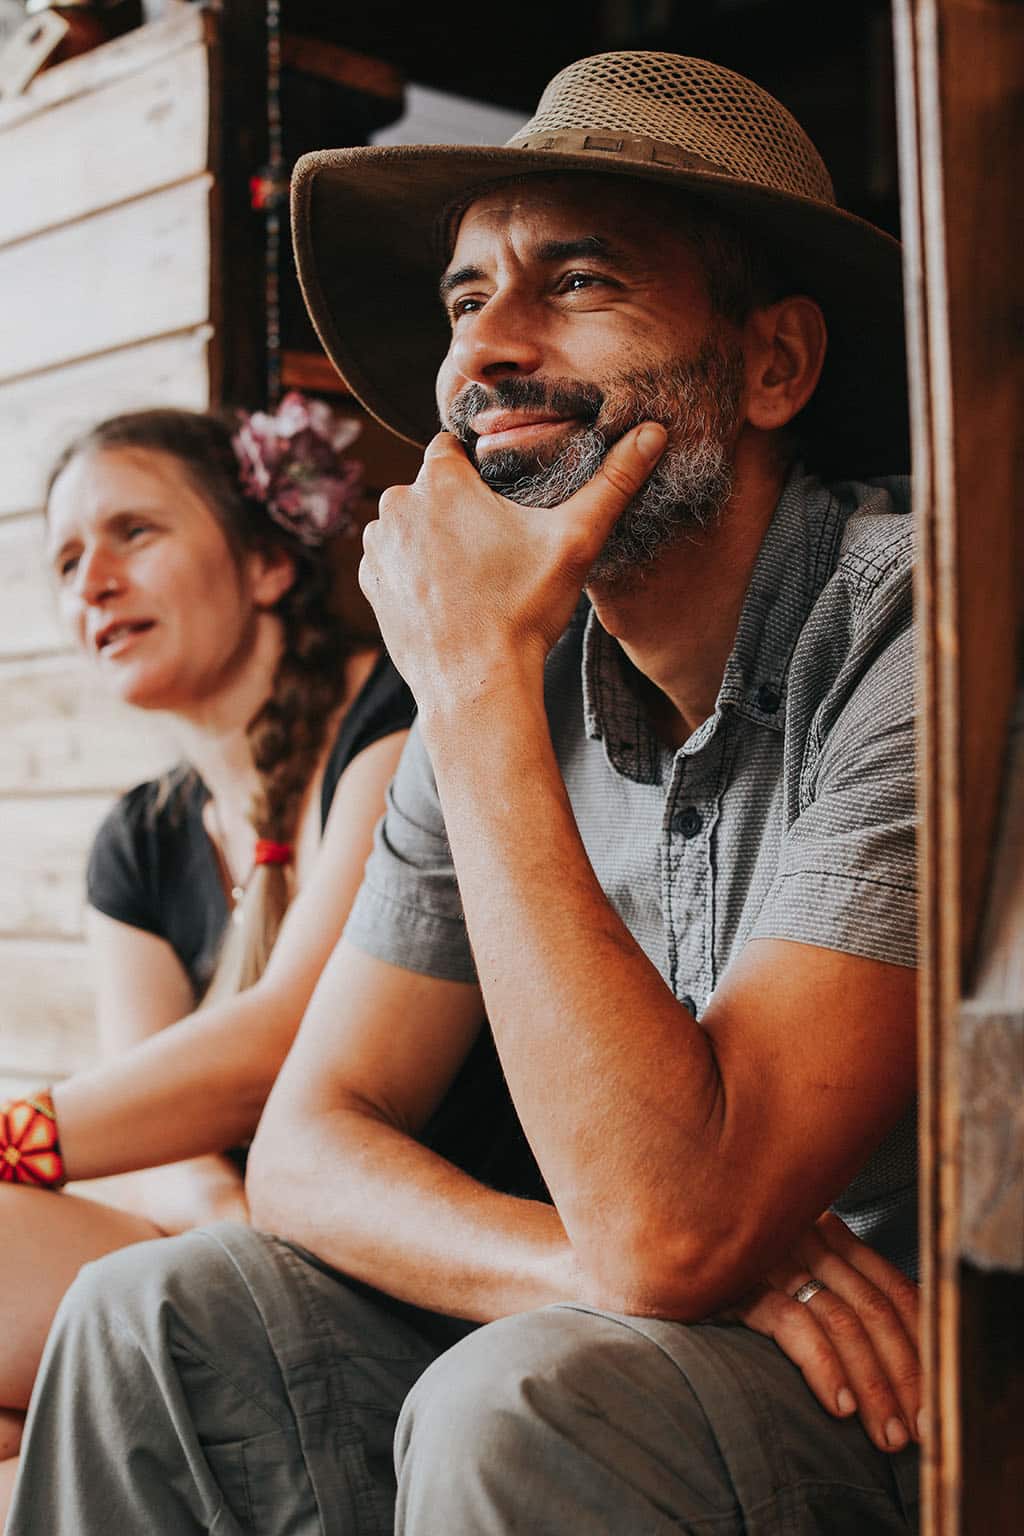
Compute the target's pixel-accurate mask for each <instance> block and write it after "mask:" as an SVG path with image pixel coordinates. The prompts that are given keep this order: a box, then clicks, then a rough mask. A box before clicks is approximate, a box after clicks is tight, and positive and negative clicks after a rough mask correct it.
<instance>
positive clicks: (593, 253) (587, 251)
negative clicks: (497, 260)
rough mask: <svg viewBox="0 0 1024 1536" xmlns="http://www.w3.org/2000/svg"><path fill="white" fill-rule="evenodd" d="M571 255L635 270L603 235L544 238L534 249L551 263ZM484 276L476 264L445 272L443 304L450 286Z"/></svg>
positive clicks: (631, 259) (538, 257)
mask: <svg viewBox="0 0 1024 1536" xmlns="http://www.w3.org/2000/svg"><path fill="white" fill-rule="evenodd" d="M574 257H579V258H587V257H590V258H591V259H594V258H596V259H597V260H599V261H607V262H610V263H611V264H612V265H613V266H615V267H617V268H618V269H619V270H620V271H622V272H631V271H634V270H635V269H636V267H637V266H638V265H639V263H638V262H637V261H636V259H635V258H634V257H631V256H630V255H629V254H628V253H627V252H626V251H624V250H623V249H622V247H621V246H617V245H614V244H613V243H612V241H611V240H606V239H605V238H604V236H603V235H578V236H576V237H575V238H574V239H572V240H545V241H544V244H543V245H539V246H538V247H537V249H536V251H535V252H534V258H535V259H536V260H537V261H541V262H544V263H545V264H551V265H554V264H555V263H556V262H559V261H572V260H573V258H574ZM486 275H487V274H486V273H485V272H484V269H483V268H482V267H476V266H465V267H456V268H455V269H454V270H453V271H451V272H446V273H445V274H444V276H443V277H442V278H441V282H440V285H439V292H440V295H441V301H442V303H443V302H444V300H445V299H447V297H448V295H449V294H450V293H451V292H452V290H453V289H455V288H459V287H461V286H462V284H463V283H478V282H480V281H481V280H482V279H483V278H484V277H486Z"/></svg>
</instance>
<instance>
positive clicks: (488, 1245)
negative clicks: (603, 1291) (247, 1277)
mask: <svg viewBox="0 0 1024 1536" xmlns="http://www.w3.org/2000/svg"><path fill="white" fill-rule="evenodd" d="M288 1123H289V1115H288V1109H287V1107H285V1108H284V1110H283V1113H282V1106H281V1105H280V1104H278V1105H277V1106H276V1112H275V1114H274V1115H273V1116H272V1117H271V1124H270V1126H269V1128H267V1127H266V1126H263V1127H261V1129H260V1131H259V1133H258V1134H257V1137H256V1139H255V1141H254V1142H253V1146H252V1149H251V1152H250V1157H249V1171H248V1176H247V1180H246V1189H247V1193H248V1196H249V1201H250V1208H251V1211H252V1219H253V1222H254V1224H255V1225H256V1226H259V1227H263V1228H264V1229H266V1230H268V1231H272V1232H275V1233H276V1234H278V1235H279V1236H282V1237H285V1238H288V1239H289V1240H290V1241H293V1242H297V1243H301V1244H302V1246H303V1247H305V1248H308V1249H309V1250H310V1252H311V1253H315V1254H316V1255H317V1257H318V1258H321V1259H323V1260H324V1261H325V1263H328V1264H331V1265H333V1266H334V1267H335V1268H337V1269H339V1270H341V1271H342V1272H343V1273H345V1274H348V1275H351V1276H352V1277H353V1278H354V1279H357V1280H362V1281H364V1282H365V1283H366V1284H368V1285H373V1286H376V1287H377V1288H378V1289H380V1290H383V1291H386V1292H387V1293H388V1294H389V1295H391V1296H395V1297H397V1298H398V1299H399V1300H401V1301H408V1302H411V1303H413V1304H414V1305H416V1306H419V1307H425V1308H427V1309H428V1310H431V1311H435V1312H444V1313H447V1314H448V1315H450V1316H452V1317H464V1318H471V1319H473V1320H475V1321H479V1322H486V1321H490V1320H491V1319H493V1318H496V1317H502V1316H505V1315H507V1314H509V1313H513V1312H521V1311H525V1310H527V1309H529V1308H531V1307H539V1306H546V1305H548V1304H549V1303H551V1302H555V1301H566V1300H573V1299H576V1298H578V1297H579V1296H580V1290H579V1286H578V1283H577V1274H576V1266H575V1261H574V1258H573V1254H572V1250H571V1248H570V1246H569V1243H568V1240H567V1239H566V1236H565V1232H564V1229H563V1227H562V1225H561V1222H560V1221H559V1218H558V1216H557V1214H556V1213H555V1211H554V1209H553V1208H552V1207H551V1206H549V1205H542V1204H540V1203H538V1202H535V1201H530V1200H518V1199H515V1198H513V1197H512V1196H509V1195H502V1194H498V1193H497V1192H495V1191H494V1190H491V1189H487V1188H485V1187H484V1186H483V1185H482V1184H478V1183H477V1182H476V1181H475V1180H474V1179H472V1178H470V1177H469V1175H468V1174H465V1173H463V1172H462V1171H461V1170H460V1169H458V1168H455V1167H454V1166H453V1165H452V1164H451V1163H449V1162H447V1161H446V1160H445V1159H444V1158H442V1157H440V1156H438V1154H437V1153H435V1152H433V1151H431V1150H430V1149H429V1148H427V1147H424V1146H423V1145H422V1144H420V1143H419V1142H416V1141H414V1140H413V1139H412V1137H410V1136H409V1135H408V1134H407V1133H406V1132H405V1131H402V1130H399V1129H398V1128H396V1127H395V1126H394V1125H392V1124H390V1123H389V1122H387V1121H386V1120H384V1119H383V1118H382V1117H381V1116H380V1115H378V1114H376V1113H375V1112H374V1111H372V1110H371V1109H370V1108H368V1107H365V1106H362V1105H359V1106H356V1105H349V1106H342V1107H338V1108H336V1109H332V1110H331V1111H330V1112H329V1113H326V1114H323V1115H316V1116H313V1117H309V1116H307V1117H306V1120H305V1123H306V1127H307V1130H306V1132H305V1133H304V1135H303V1136H302V1138H301V1146H297V1145H296V1141H295V1139H294V1138H291V1137H290V1136H288V1135H287V1134H286V1132H285V1129H284V1128H285V1127H286V1126H287V1124H288ZM278 1125H280V1126H281V1127H282V1129H281V1131H280V1132H279V1131H278Z"/></svg>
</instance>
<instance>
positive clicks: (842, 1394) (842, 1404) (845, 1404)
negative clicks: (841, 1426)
mask: <svg viewBox="0 0 1024 1536" xmlns="http://www.w3.org/2000/svg"><path fill="white" fill-rule="evenodd" d="M836 1404H837V1405H838V1408H839V1412H840V1413H855V1412H856V1409H857V1399H856V1398H855V1397H854V1395H853V1393H852V1392H851V1391H850V1389H849V1387H840V1388H839V1392H838V1394H837V1396H836Z"/></svg>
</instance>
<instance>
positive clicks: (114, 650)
mask: <svg viewBox="0 0 1024 1536" xmlns="http://www.w3.org/2000/svg"><path fill="white" fill-rule="evenodd" d="M152 628H153V620H152V619H137V620H131V621H129V620H125V621H124V622H123V623H118V624H108V625H107V627H106V628H105V629H101V630H100V632H99V634H98V635H97V636H96V650H97V651H98V652H99V654H100V655H101V656H120V655H121V654H122V653H123V652H124V651H126V650H127V649H128V648H129V647H130V646H132V645H134V644H135V642H136V640H139V639H140V638H141V637H142V636H143V635H148V634H149V632H150V630H151V629H152Z"/></svg>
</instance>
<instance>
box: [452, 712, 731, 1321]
mask: <svg viewBox="0 0 1024 1536" xmlns="http://www.w3.org/2000/svg"><path fill="white" fill-rule="evenodd" d="M422 729H423V731H424V736H425V740H426V742H427V745H428V749H429V750H430V754H431V759H432V762H433V766H434V770H435V774H436V778H437V784H438V791H439V794H440V797H441V802H442V806H443V809H444V815H445V825H446V829H447V832H448V837H449V841H450V843H451V847H452V853H453V858H454V862H455V866H456V869H457V871H458V876H459V887H460V891H461V894H462V899H463V905H464V908H465V912H466V920H467V925H468V928H469V934H470V938H471V941H472V944H473V952H474V956H475V959H476V964H477V969H478V974H479V977H480V982H481V985H482V987H483V991H484V997H485V1001H486V1004H487V1012H488V1016H489V1018H490V1020H491V1025H492V1028H493V1031H494V1036H495V1040H496V1042H497V1044H498V1049H499V1052H500V1054H501V1058H502V1064H503V1067H504V1070H505V1074H506V1077H507V1079H508V1082H509V1086H510V1088H511V1091H512V1096H513V1099H514V1100H515V1103H516V1107H517V1109H518V1111H519V1114H520V1117H521V1119H522V1121H523V1124H524V1126H525V1128H526V1131H527V1134H528V1136H529V1138H530V1141H531V1143H532V1145H533V1147H534V1149H535V1151H536V1153H537V1157H538V1161H539V1162H540V1165H541V1167H542V1168H543V1169H544V1174H545V1178H546V1179H547V1182H548V1187H549V1188H550V1189H551V1191H552V1194H553V1196H554V1199H555V1204H556V1206H557V1207H558V1210H559V1212H560V1215H561V1217H562V1219H563V1221H564V1222H565V1225H566V1229H567V1231H568V1233H569V1236H570V1239H571V1240H572V1241H573V1242H574V1244H575V1245H576V1246H577V1248H578V1250H579V1252H580V1255H581V1258H583V1259H584V1262H586V1263H588V1264H589V1263H590V1258H591V1256H594V1262H595V1272H596V1273H597V1274H598V1275H600V1274H601V1272H602V1266H603V1259H602V1257H601V1256H602V1255H603V1256H605V1257H607V1259H608V1261H609V1266H608V1270H607V1271H606V1273H607V1274H608V1276H609V1280H610V1288H611V1290H612V1291H615V1290H616V1289H617V1285H618V1282H617V1280H615V1279H613V1278H612V1277H613V1276H617V1275H619V1274H620V1273H622V1274H625V1273H629V1272H633V1273H636V1274H637V1275H643V1273H644V1272H645V1269H646V1268H647V1267H648V1265H650V1266H651V1267H652V1269H655V1270H657V1269H660V1268H661V1266H662V1265H668V1266H669V1267H671V1268H672V1269H673V1270H674V1271H675V1272H677V1273H679V1274H682V1273H683V1272H684V1271H685V1268H686V1266H687V1264H688V1262H689V1261H690V1254H689V1251H688V1244H687V1233H688V1232H692V1233H694V1234H696V1233H697V1232H698V1231H699V1232H700V1233H701V1238H700V1242H699V1244H696V1247H698V1248H702V1247H703V1246H704V1244H705V1243H706V1240H707V1236H708V1234H709V1233H710V1234H712V1235H713V1233H714V1226H715V1217H714V1215H713V1212H714V1211H715V1210H716V1209H717V1210H722V1211H723V1219H724V1204H725V1202H723V1201H722V1200H721V1199H720V1198H719V1196H720V1195H721V1194H722V1193H724V1192H725V1186H724V1185H723V1183H722V1180H723V1177H724V1179H725V1180H726V1181H728V1180H729V1179H730V1178H732V1177H733V1176H734V1174H733V1171H731V1170H729V1169H728V1168H726V1167H723V1166H722V1164H721V1162H720V1160H719V1159H718V1151H719V1146H718V1133H719V1130H720V1126H721V1113H722V1099H721V1082H720V1079H719V1076H718V1070H717V1065H716V1062H715V1059H714V1056H713V1053H712V1051H711V1048H710V1045H709V1042H708V1039H707V1036H706V1035H705V1034H704V1032H703V1031H702V1030H701V1029H700V1028H699V1027H698V1025H697V1024H696V1022H695V1020H694V1019H693V1017H692V1015H691V1014H690V1013H689V1012H688V1011H687V1010H686V1009H685V1008H684V1007H683V1006H682V1005H681V1004H680V1003H678V1002H677V1001H676V999H675V998H674V997H673V996H672V994H671V992H670V991H669V989H668V988H667V987H666V986H665V984H664V982H663V980H662V978H661V977H660V975H659V974H658V972H657V970H656V969H655V967H654V966H653V965H652V964H651V962H650V961H649V959H648V958H647V956H646V955H645V954H644V953H643V951H642V950H641V949H640V947H639V945H638V944H637V943H636V941H635V940H634V939H633V937H632V935H631V934H630V933H629V931H628V930H627V929H626V927H625V925H624V924H623V923H622V921H621V920H620V919H619V917H618V916H617V914H616V913H615V912H614V911H613V909H612V908H611V906H610V905H609V903H608V900H607V897H606V896H605V894H604V892H603V891H602V890H601V888H600V886H599V884H598V881H597V878H596V876H595V874H594V872H593V869H592V867H591V865H590V862H589V860H588V858H587V856H586V852H585V850H584V848H583V845H582V842H581V840H580V837H579V834H578V831H577V828H576V824H575V820H574V818H573V815H572V810H571V806H570V805H569V801H568V797H567V795H566V792H565V788H564V784H563V782H562V779H561V775H560V773H559V771H558V767H557V763H556V761H555V757H554V752H553V749H552V746H551V740H550V735H549V732H548V727H547V721H546V718H545V716H544V712H543V706H542V701H541V697H540V691H539V689H535V688H531V687H530V686H528V685H527V684H524V685H523V686H522V687H521V688H518V689H514V690H513V689H510V688H508V687H503V688H502V689H500V690H498V689H496V690H495V691H494V692H493V693H488V692H482V693H481V695H480V696H479V697H478V698H477V699H476V700H474V701H472V702H470V703H466V702H463V703H462V705H461V706H460V707H459V708H458V709H456V710H452V711H450V712H447V713H446V714H445V716H444V717H441V716H440V715H437V714H435V715H433V716H430V715H427V716H426V717H425V718H423V720H422ZM495 763H499V764H500V765H501V769H500V772H499V773H498V774H497V775H495V774H494V773H493V765H494V764H495ZM616 1190H624V1191H625V1190H628V1191H629V1195H628V1198H626V1199H624V1200H621V1201H620V1200H617V1199H616V1197H615V1192H616ZM631 1250H632V1251H631ZM620 1261H621V1265H622V1267H621V1269H620ZM641 1284H642V1282H641ZM620 1299H621V1300H622V1301H623V1302H629V1303H630V1305H632V1306H635V1307H636V1308H637V1309H638V1310H645V1309H646V1308H645V1303H644V1297H643V1296H642V1295H636V1296H632V1297H630V1296H622V1297H621V1298H620Z"/></svg>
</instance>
